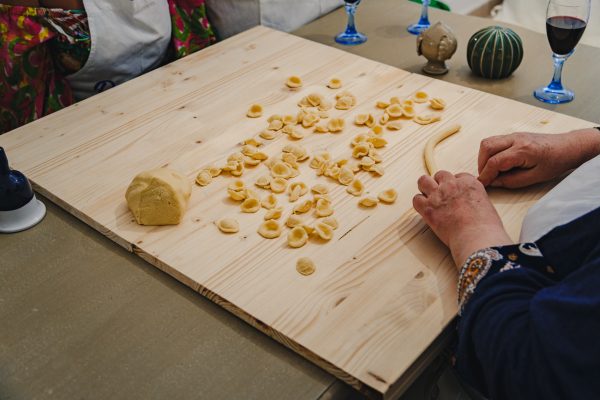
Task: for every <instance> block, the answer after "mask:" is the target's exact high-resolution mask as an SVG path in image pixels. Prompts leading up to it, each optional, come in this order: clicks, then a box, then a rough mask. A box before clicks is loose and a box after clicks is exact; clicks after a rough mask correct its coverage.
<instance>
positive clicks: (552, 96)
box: [533, 86, 575, 104]
mask: <svg viewBox="0 0 600 400" xmlns="http://www.w3.org/2000/svg"><path fill="white" fill-rule="evenodd" d="M533 97H535V98H536V99H538V100H539V101H543V102H544V103H550V104H563V103H568V102H570V101H573V99H574V98H575V93H573V91H571V90H569V89H564V88H563V89H562V90H556V89H551V88H550V87H548V86H543V87H541V88H538V89H536V90H535V91H534V92H533Z"/></svg>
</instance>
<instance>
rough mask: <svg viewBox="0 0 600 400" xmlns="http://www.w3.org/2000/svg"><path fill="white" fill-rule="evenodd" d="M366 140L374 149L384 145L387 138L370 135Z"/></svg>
mask: <svg viewBox="0 0 600 400" xmlns="http://www.w3.org/2000/svg"><path fill="white" fill-rule="evenodd" d="M367 142H369V143H371V144H372V145H373V147H375V148H376V149H380V148H382V147H385V146H386V145H387V143H388V142H387V140H385V139H384V138H382V137H370V138H368V139H367Z"/></svg>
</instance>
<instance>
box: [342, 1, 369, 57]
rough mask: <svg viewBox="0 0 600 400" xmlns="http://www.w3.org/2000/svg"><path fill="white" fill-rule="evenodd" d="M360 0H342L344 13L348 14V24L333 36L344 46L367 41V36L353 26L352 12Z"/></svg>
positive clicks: (353, 12)
mask: <svg viewBox="0 0 600 400" xmlns="http://www.w3.org/2000/svg"><path fill="white" fill-rule="evenodd" d="M360 1H361V0H344V2H345V3H346V13H347V14H348V26H346V30H345V31H344V32H342V33H340V34H339V35H337V36H336V37H335V41H336V42H338V43H339V44H343V45H346V46H354V45H357V44H361V43H364V42H366V41H367V36H366V35H364V34H362V33H360V32H358V31H357V30H356V26H354V14H356V7H358V5H359V4H360Z"/></svg>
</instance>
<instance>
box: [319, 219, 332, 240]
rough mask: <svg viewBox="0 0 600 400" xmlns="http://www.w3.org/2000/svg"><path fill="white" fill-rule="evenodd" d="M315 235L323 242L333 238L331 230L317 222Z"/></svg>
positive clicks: (322, 223)
mask: <svg viewBox="0 0 600 400" xmlns="http://www.w3.org/2000/svg"><path fill="white" fill-rule="evenodd" d="M315 233H316V234H317V235H318V236H319V237H320V238H321V239H323V240H331V239H332V238H333V228H332V227H331V226H329V225H328V224H326V223H324V222H317V224H316V225H315Z"/></svg>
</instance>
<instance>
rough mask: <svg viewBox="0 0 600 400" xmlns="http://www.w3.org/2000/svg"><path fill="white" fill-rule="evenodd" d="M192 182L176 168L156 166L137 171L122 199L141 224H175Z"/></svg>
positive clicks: (182, 209) (180, 217)
mask: <svg viewBox="0 0 600 400" xmlns="http://www.w3.org/2000/svg"><path fill="white" fill-rule="evenodd" d="M191 193H192V184H191V183H190V182H189V181H188V179H187V178H186V177H185V176H183V175H182V174H180V173H179V172H177V171H174V170H172V169H169V168H158V169H153V170H150V171H144V172H142V173H140V174H138V175H137V176H136V177H135V178H133V181H131V183H130V184H129V187H128V188H127V192H126V193H125V199H126V200H127V205H128V206H129V209H130V210H131V212H132V213H133V216H134V217H135V220H136V222H137V223H138V224H140V225H177V224H179V223H180V222H181V219H182V218H183V214H185V210H186V208H187V204H188V201H189V199H190V195H191Z"/></svg>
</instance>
